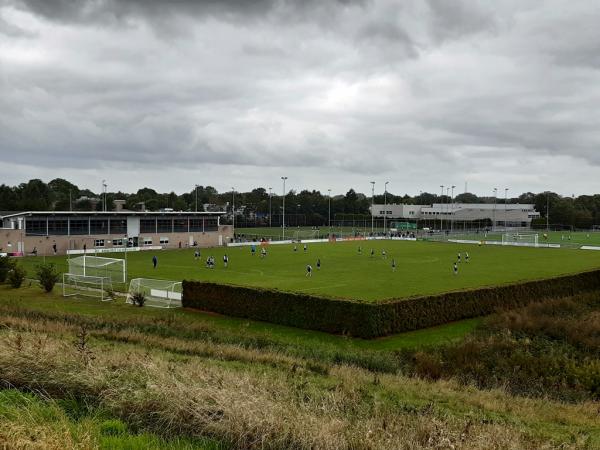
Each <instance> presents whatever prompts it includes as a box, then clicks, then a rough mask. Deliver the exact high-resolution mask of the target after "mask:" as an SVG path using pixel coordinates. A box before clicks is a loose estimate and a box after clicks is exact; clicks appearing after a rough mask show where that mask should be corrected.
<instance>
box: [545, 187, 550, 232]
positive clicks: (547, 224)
mask: <svg viewBox="0 0 600 450" xmlns="http://www.w3.org/2000/svg"><path fill="white" fill-rule="evenodd" d="M549 231H550V191H546V232H549Z"/></svg>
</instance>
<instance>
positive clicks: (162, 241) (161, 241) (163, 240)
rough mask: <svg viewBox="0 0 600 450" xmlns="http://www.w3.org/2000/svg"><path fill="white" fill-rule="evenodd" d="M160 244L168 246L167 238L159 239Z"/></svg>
mask: <svg viewBox="0 0 600 450" xmlns="http://www.w3.org/2000/svg"><path fill="white" fill-rule="evenodd" d="M160 243H161V244H168V243H169V238H168V237H161V238H160Z"/></svg>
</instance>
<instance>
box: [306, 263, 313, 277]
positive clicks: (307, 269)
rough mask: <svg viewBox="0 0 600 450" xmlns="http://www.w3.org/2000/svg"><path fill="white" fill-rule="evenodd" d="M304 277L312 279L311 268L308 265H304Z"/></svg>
mask: <svg viewBox="0 0 600 450" xmlns="http://www.w3.org/2000/svg"><path fill="white" fill-rule="evenodd" d="M306 276H307V277H312V266H311V265H310V264H307V265H306Z"/></svg>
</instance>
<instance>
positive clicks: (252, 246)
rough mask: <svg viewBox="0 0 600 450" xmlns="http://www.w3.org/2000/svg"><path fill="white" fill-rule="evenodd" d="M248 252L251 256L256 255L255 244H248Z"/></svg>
mask: <svg viewBox="0 0 600 450" xmlns="http://www.w3.org/2000/svg"><path fill="white" fill-rule="evenodd" d="M250 253H252V256H254V255H256V245H251V246H250Z"/></svg>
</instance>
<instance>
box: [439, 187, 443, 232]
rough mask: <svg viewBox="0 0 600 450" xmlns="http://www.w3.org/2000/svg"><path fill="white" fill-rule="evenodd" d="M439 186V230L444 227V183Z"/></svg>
mask: <svg viewBox="0 0 600 450" xmlns="http://www.w3.org/2000/svg"><path fill="white" fill-rule="evenodd" d="M440 187H441V188H442V195H440V232H441V231H442V229H443V228H444V217H443V216H442V212H443V211H442V210H443V207H444V185H443V184H440Z"/></svg>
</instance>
